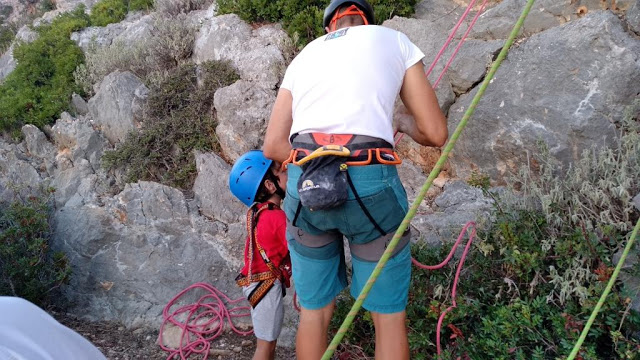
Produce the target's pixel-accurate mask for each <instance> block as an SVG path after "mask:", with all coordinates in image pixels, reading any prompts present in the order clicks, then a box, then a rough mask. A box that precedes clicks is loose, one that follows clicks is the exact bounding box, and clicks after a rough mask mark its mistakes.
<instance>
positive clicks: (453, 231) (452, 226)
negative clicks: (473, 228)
mask: <svg viewBox="0 0 640 360" xmlns="http://www.w3.org/2000/svg"><path fill="white" fill-rule="evenodd" d="M434 203H435V205H436V207H435V209H434V211H433V212H432V213H428V214H418V215H416V217H415V219H414V221H413V222H412V225H413V226H414V228H415V229H416V230H418V231H419V234H416V235H417V236H418V238H419V241H424V242H426V243H427V244H430V245H434V246H437V245H441V244H444V243H450V242H454V241H455V240H456V238H457V237H458V234H459V233H460V231H461V230H462V228H463V227H464V225H465V224H466V223H467V222H469V221H474V222H476V224H477V225H478V226H482V225H483V224H486V223H487V222H488V221H490V219H491V212H492V209H493V200H492V199H491V198H489V197H487V196H485V195H484V194H483V192H482V190H481V189H479V188H476V187H472V186H470V185H468V184H467V183H465V182H464V181H451V182H448V183H447V184H446V185H445V186H444V191H443V192H442V194H441V195H439V196H438V197H437V198H436V199H435V202H434Z"/></svg>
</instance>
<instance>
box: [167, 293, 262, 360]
mask: <svg viewBox="0 0 640 360" xmlns="http://www.w3.org/2000/svg"><path fill="white" fill-rule="evenodd" d="M196 289H201V290H204V291H205V295H202V296H201V297H200V298H199V300H198V301H197V302H196V303H194V304H189V305H183V306H179V305H177V303H178V301H179V300H180V299H181V298H182V297H183V296H184V295H185V294H186V293H188V292H192V291H194V290H196ZM245 300H246V299H245V298H244V297H241V298H239V299H235V300H231V299H230V298H229V297H228V296H227V295H225V294H224V293H223V292H221V291H220V290H218V289H216V288H215V287H213V286H211V285H209V284H206V283H195V284H193V285H191V286H189V287H188V288H186V289H184V290H182V291H181V292H180V293H178V295H176V296H175V297H174V298H173V299H171V301H169V303H168V304H167V305H166V306H165V308H164V310H163V311H162V317H163V322H162V326H160V334H159V335H158V344H159V345H160V347H161V348H162V349H163V350H164V351H167V352H168V353H169V356H168V357H167V360H172V359H181V360H186V359H187V358H188V357H189V356H191V355H193V354H203V359H204V360H206V359H207V357H208V356H209V349H210V348H211V341H213V340H214V339H215V338H217V337H218V336H219V335H220V334H221V333H222V331H223V330H224V327H225V324H228V326H229V327H230V328H231V330H233V331H234V332H235V333H237V334H239V335H243V336H244V335H249V334H251V333H253V330H248V331H242V330H239V329H237V328H236V326H235V325H234V323H233V321H232V318H237V317H246V316H250V315H251V312H250V307H248V306H236V307H232V308H228V307H227V306H229V305H234V304H237V303H239V302H241V301H245ZM176 306H179V307H178V308H177V309H173V310H172V308H174V307H176ZM180 318H183V319H184V320H180ZM167 324H172V325H174V326H177V327H179V328H180V329H182V332H181V334H180V344H179V347H178V348H177V349H174V348H171V347H168V346H166V345H165V344H164V342H163V335H164V329H165V326H166V325H167Z"/></svg>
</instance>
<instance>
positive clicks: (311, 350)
mask: <svg viewBox="0 0 640 360" xmlns="http://www.w3.org/2000/svg"><path fill="white" fill-rule="evenodd" d="M334 307H335V300H334V301H331V303H329V304H328V305H327V306H325V307H323V308H321V309H317V310H309V309H305V308H301V309H300V324H299V325H298V333H297V335H296V355H297V357H298V360H318V359H320V358H321V357H322V354H324V352H325V350H326V349H327V331H328V330H329V323H330V322H331V316H332V315H333V309H334Z"/></svg>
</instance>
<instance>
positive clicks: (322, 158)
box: [283, 133, 402, 260]
mask: <svg viewBox="0 0 640 360" xmlns="http://www.w3.org/2000/svg"><path fill="white" fill-rule="evenodd" d="M291 145H292V148H293V150H292V151H291V154H290V156H289V159H288V160H286V161H285V162H284V163H283V166H287V165H288V164H289V163H292V164H294V165H298V166H300V167H301V169H302V174H301V175H300V178H299V179H298V184H297V188H298V189H297V190H298V195H299V197H300V202H299V203H298V206H297V208H296V211H295V215H294V217H293V220H292V221H291V224H290V226H291V228H292V231H294V232H295V233H296V234H302V233H304V232H303V231H302V229H299V228H297V227H296V222H297V219H298V216H299V215H300V211H301V210H302V208H303V207H305V208H307V209H309V210H310V211H316V210H324V209H330V208H333V207H336V206H339V205H341V204H343V203H344V202H345V201H346V200H347V197H348V189H347V186H348V188H349V189H351V192H352V193H353V195H354V197H355V199H356V201H357V202H358V205H359V206H360V208H361V209H362V212H363V213H364V214H365V216H366V217H367V218H368V219H369V221H371V223H372V224H373V226H374V227H375V228H376V230H377V231H378V232H379V233H380V235H381V236H382V237H385V236H386V235H387V232H386V231H384V230H383V229H382V228H381V227H380V225H378V223H377V221H376V220H375V219H374V217H373V216H372V215H371V213H370V212H369V210H368V209H367V207H366V205H365V204H364V202H363V201H362V199H361V198H360V196H359V195H358V191H357V190H356V188H355V186H354V184H353V181H352V180H351V177H350V175H349V171H348V167H349V166H366V165H374V164H384V165H396V164H400V163H401V162H402V161H401V160H400V157H399V156H398V154H396V152H395V151H394V150H393V147H392V145H391V144H389V143H388V142H386V141H384V140H381V139H378V138H375V137H371V136H365V135H345V134H324V133H309V134H295V135H293V136H292V141H291ZM347 146H348V148H347ZM316 237H317V236H316ZM326 237H327V238H326V239H325V240H326V243H325V245H326V244H328V243H330V242H332V241H334V238H333V236H332V234H330V233H328V234H326ZM337 237H338V238H340V239H342V237H341V235H337ZM304 238H305V240H309V239H313V238H314V237H312V236H305V237H304ZM387 242H388V241H387ZM303 243H304V241H303ZM307 245H308V246H311V247H318V246H321V245H318V244H317V242H316V243H315V245H313V244H309V243H307ZM375 245H377V243H376V244H371V246H370V247H375ZM362 248H367V246H365V245H363V246H362ZM376 260H377V259H376Z"/></svg>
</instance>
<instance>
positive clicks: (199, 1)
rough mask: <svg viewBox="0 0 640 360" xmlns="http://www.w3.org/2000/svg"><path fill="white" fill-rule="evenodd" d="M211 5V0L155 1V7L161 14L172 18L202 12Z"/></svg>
mask: <svg viewBox="0 0 640 360" xmlns="http://www.w3.org/2000/svg"><path fill="white" fill-rule="evenodd" d="M210 4H211V0H155V3H154V7H155V9H156V10H157V12H158V13H159V14H163V15H164V16H169V17H171V16H176V15H179V14H188V13H189V12H191V11H195V10H202V9H205V8H206V7H207V6H209V5H210Z"/></svg>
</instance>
